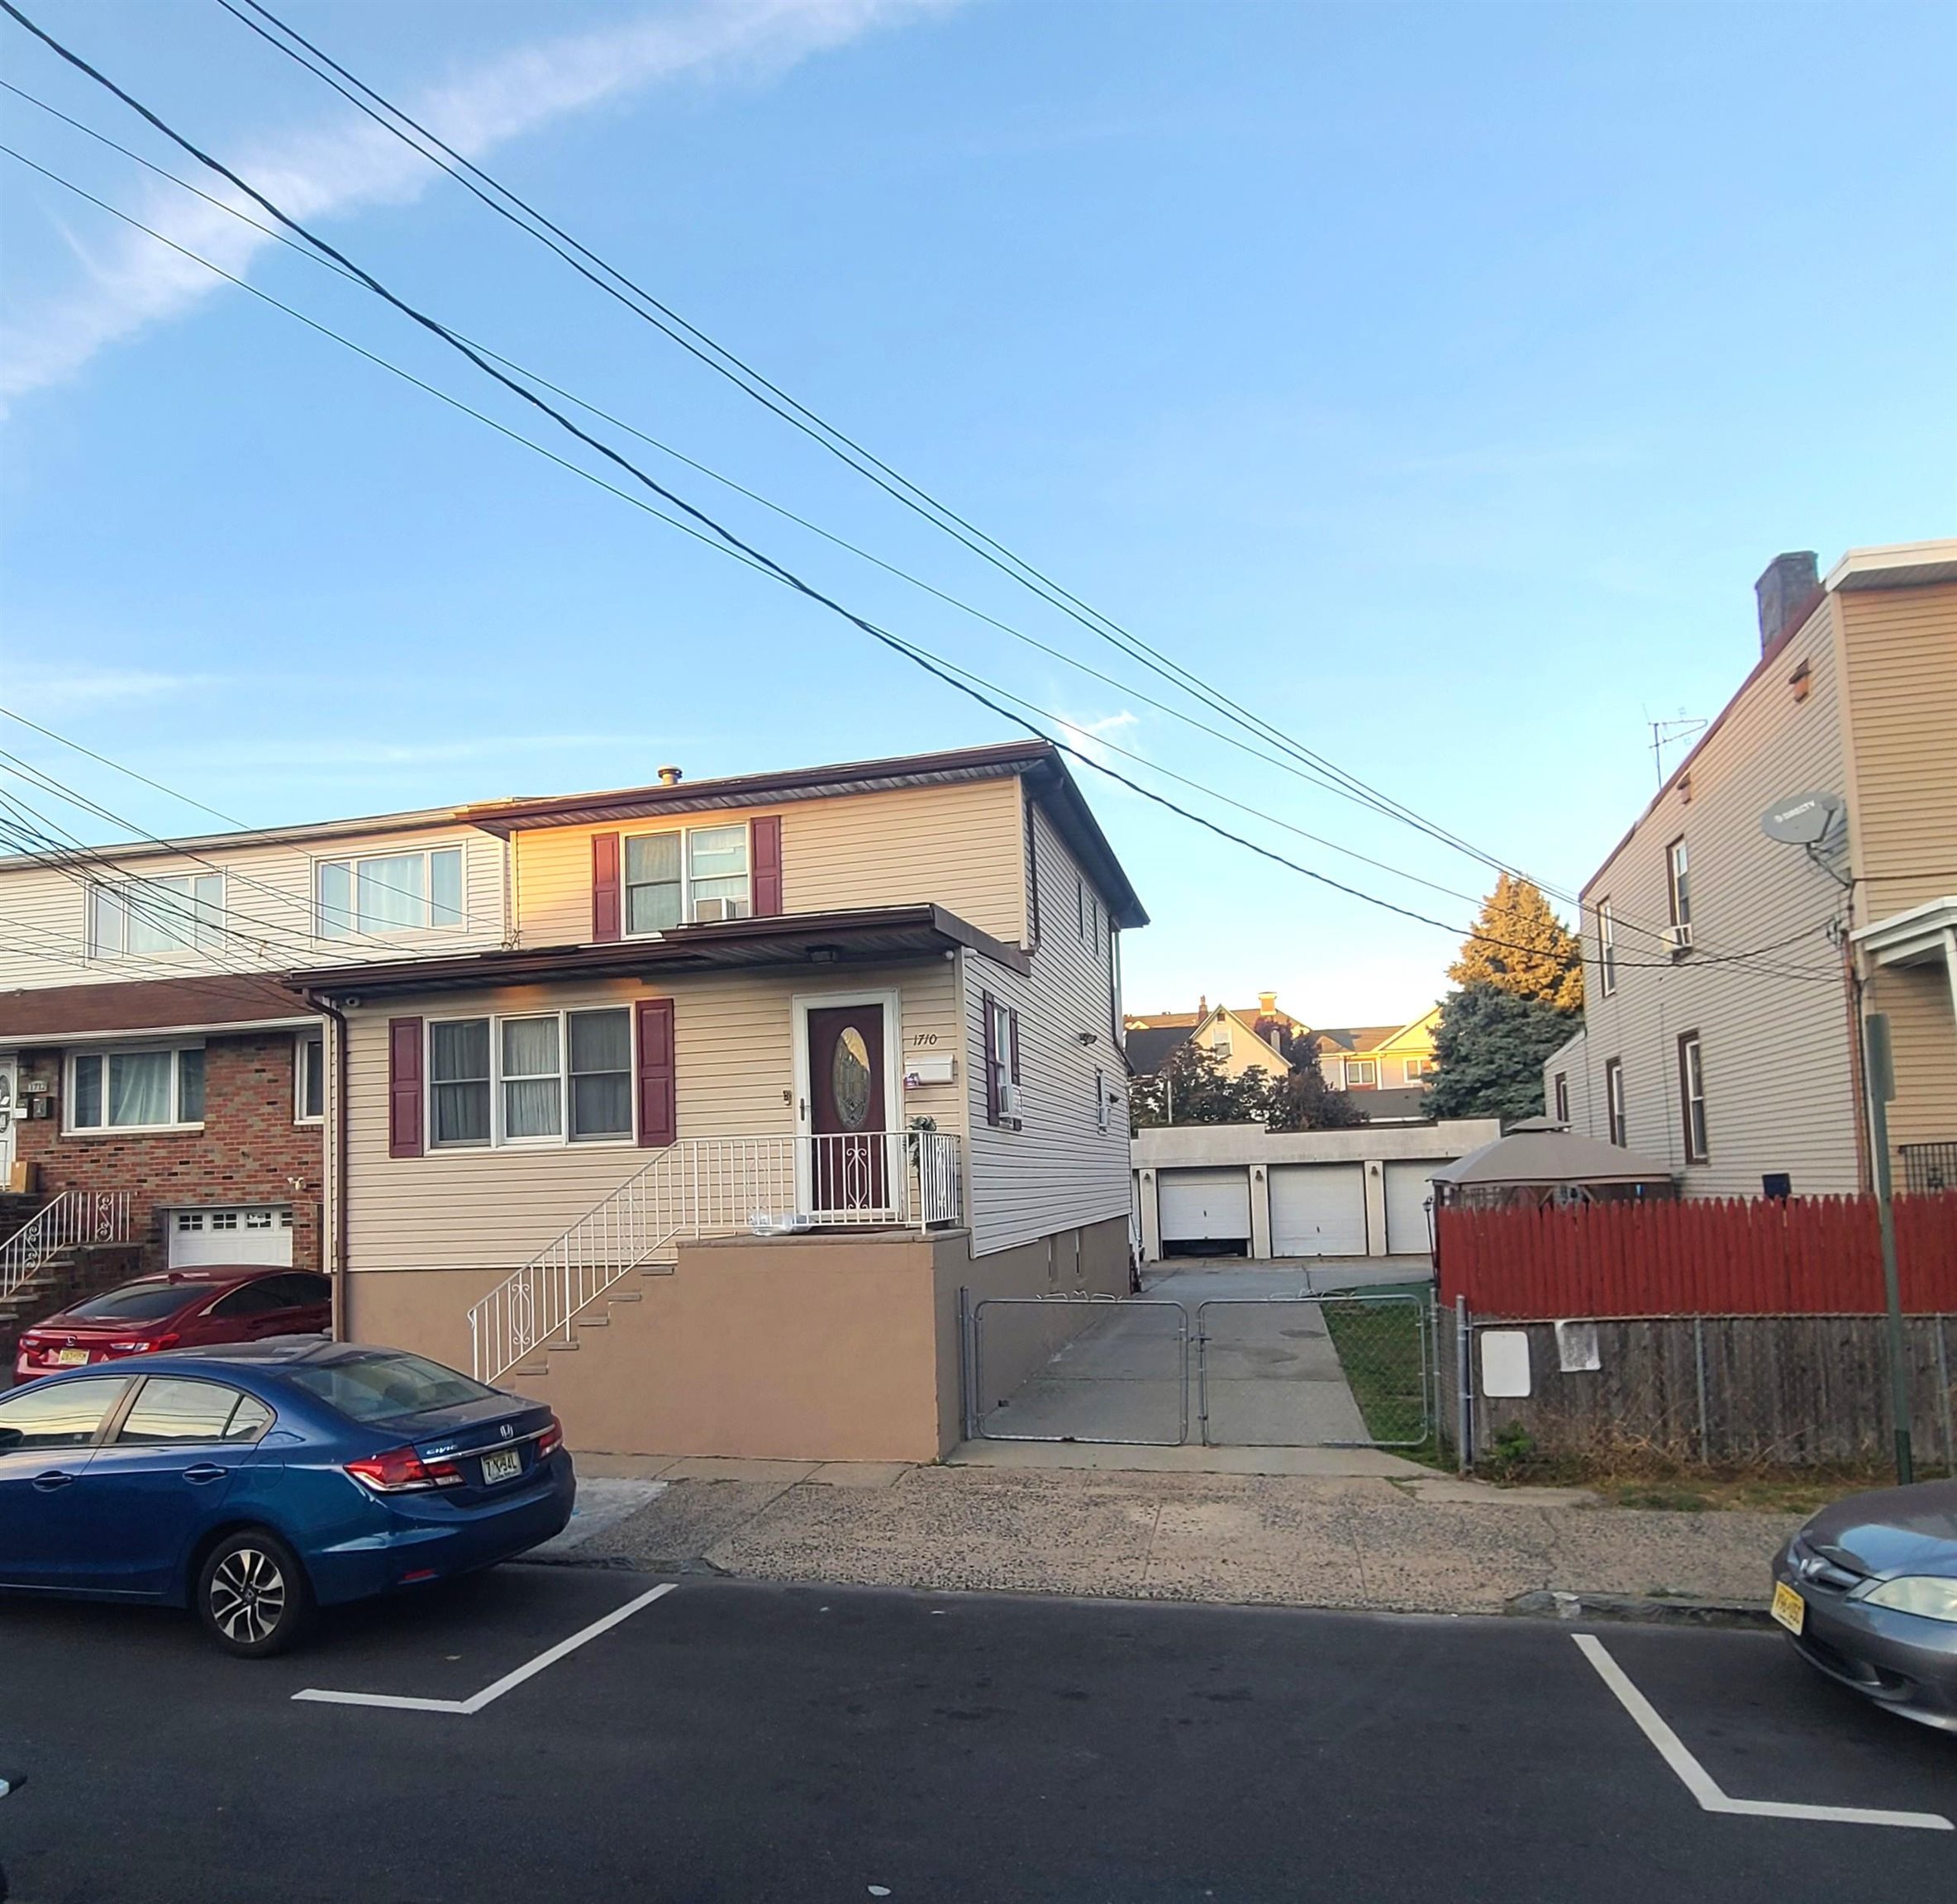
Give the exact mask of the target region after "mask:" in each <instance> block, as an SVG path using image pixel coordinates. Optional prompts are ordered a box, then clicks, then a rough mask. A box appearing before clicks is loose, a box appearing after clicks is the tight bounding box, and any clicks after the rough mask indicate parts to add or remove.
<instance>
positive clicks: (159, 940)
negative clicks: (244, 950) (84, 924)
mask: <svg viewBox="0 0 1957 1904" xmlns="http://www.w3.org/2000/svg"><path fill="white" fill-rule="evenodd" d="M223 942H224V875H223V874H222V873H186V874H185V875H184V876H183V878H169V879H123V880H119V881H117V883H115V884H113V885H102V886H93V887H91V888H89V890H88V955H89V957H90V958H92V959H140V958H146V957H150V956H152V955H154V954H158V953H169V952H183V951H186V950H192V949H193V948H203V947H210V946H216V945H222V944H223Z"/></svg>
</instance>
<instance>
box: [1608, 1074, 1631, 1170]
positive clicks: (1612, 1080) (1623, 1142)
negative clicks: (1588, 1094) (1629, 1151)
mask: <svg viewBox="0 0 1957 1904" xmlns="http://www.w3.org/2000/svg"><path fill="white" fill-rule="evenodd" d="M1603 1102H1604V1117H1605V1120H1606V1121H1607V1124H1608V1126H1609V1127H1610V1139H1611V1141H1612V1143H1613V1144H1615V1145H1617V1146H1618V1148H1619V1149H1624V1148H1626V1147H1627V1146H1628V1145H1629V1143H1630V1139H1629V1137H1628V1136H1627V1135H1626V1128H1627V1126H1626V1121H1625V1116H1624V1060H1623V1059H1621V1058H1610V1059H1606V1060H1605V1061H1604V1067H1603Z"/></svg>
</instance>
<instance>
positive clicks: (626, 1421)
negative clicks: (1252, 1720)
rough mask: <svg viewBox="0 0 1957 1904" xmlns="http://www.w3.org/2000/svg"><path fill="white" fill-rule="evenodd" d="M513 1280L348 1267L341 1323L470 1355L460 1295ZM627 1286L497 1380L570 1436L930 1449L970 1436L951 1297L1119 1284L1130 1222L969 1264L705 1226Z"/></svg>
mask: <svg viewBox="0 0 1957 1904" xmlns="http://www.w3.org/2000/svg"><path fill="white" fill-rule="evenodd" d="M500 1281H502V1273H501V1272H499V1271H498V1270H496V1269H437V1270H365V1271H356V1272H355V1273H354V1274H352V1275H351V1276H350V1277H349V1278H347V1283H346V1290H347V1294H346V1308H347V1324H346V1327H347V1333H348V1335H350V1336H351V1337H352V1338H353V1339H354V1340H358V1341H363V1342H375V1343H383V1344H386V1345H389V1346H391V1347H394V1348H401V1349H413V1350H415V1351H417V1353H418V1354H426V1355H430V1356H432V1357H434V1358H435V1359H436V1360H438V1361H441V1362H446V1363H449V1364H451V1365H453V1366H455V1367H458V1368H463V1369H466V1368H468V1367H469V1329H468V1321H467V1315H468V1310H469V1305H470V1304H471V1303H472V1302H475V1301H477V1300H478V1299H479V1297H482V1296H483V1295H485V1294H487V1293H488V1291H489V1290H490V1289H491V1288H493V1287H494V1286H495V1285H496V1284H497V1283H499V1282H500ZM618 1287H619V1288H620V1290H621V1291H623V1292H626V1294H627V1295H636V1296H637V1297H638V1298H639V1300H637V1301H636V1302H634V1301H625V1302H613V1303H611V1304H609V1305H601V1306H600V1307H598V1309H597V1310H595V1311H593V1314H594V1315H595V1316H602V1318H603V1321H602V1322H601V1323H599V1324H598V1326H587V1327H580V1328H579V1330H578V1346H577V1347H576V1349H569V1350H564V1349H559V1350H555V1351H552V1352H550V1354H547V1355H545V1357H543V1358H542V1360H543V1361H544V1363H545V1366H544V1368H543V1369H541V1370H540V1372H536V1373H532V1372H531V1371H530V1370H529V1369H527V1368H526V1369H517V1370H514V1371H512V1373H510V1374H509V1375H507V1376H506V1377H505V1378H503V1379H502V1382H501V1383H499V1384H498V1386H500V1387H503V1388H512V1389H514V1390H516V1391H517V1392H519V1393H521V1394H524V1395H527V1396H530V1397H532V1398H534V1399H535V1400H536V1401H539V1402H547V1403H548V1404H549V1405H550V1407H552V1408H554V1409H555V1410H556V1411H557V1414H558V1416H559V1419H560V1420H561V1421H563V1422H564V1432H565V1435H566V1436H567V1438H568V1439H569V1442H570V1445H571V1446H572V1448H573V1449H574V1450H582V1451H585V1452H593V1451H600V1450H602V1451H603V1452H606V1453H612V1454H670V1455H677V1454H724V1455H740V1456H746V1457H749V1458H752V1459H779V1460H793V1461H935V1460H936V1459H938V1457H939V1456H940V1454H944V1453H945V1452H946V1451H947V1450H948V1449H950V1448H951V1447H953V1446H955V1445H956V1444H957V1442H958V1441H959V1439H960V1437H961V1435H962V1434H963V1416H964V1377H963V1349H962V1345H961V1343H960V1340H959V1291H960V1290H961V1289H963V1288H972V1289H973V1290H974V1296H975V1297H976V1296H979V1295H1000V1296H1004V1295H1016V1296H1027V1295H1045V1294H1052V1293H1054V1292H1062V1291H1066V1292H1072V1291H1089V1292H1095V1293H1099V1294H1103V1295H1111V1296H1112V1295H1119V1294H1121V1293H1122V1292H1125V1291H1126V1288H1127V1287H1128V1245H1127V1226H1126V1223H1125V1222H1123V1221H1114V1222H1107V1223H1100V1224H1095V1225H1093V1226H1089V1227H1088V1228H1086V1229H1084V1230H1078V1231H1064V1232H1062V1233H1060V1234H1059V1235H1056V1236H1054V1237H1051V1238H1043V1239H1042V1240H1040V1242H1038V1243H1034V1244H1028V1245H1023V1246H1021V1248H1019V1249H1017V1250H1005V1251H1002V1252H1000V1253H998V1254H996V1255H992V1256H987V1257H982V1258H979V1259H977V1261H976V1262H974V1259H973V1257H972V1254H971V1249H970V1244H969V1239H968V1237H967V1236H966V1235H965V1234H964V1232H963V1231H958V1232H955V1233H952V1234H950V1235H938V1236H933V1237H922V1236H917V1235H907V1234H905V1235H894V1234H893V1235H875V1236H864V1235H836V1236H797V1237H775V1238H770V1239H769V1240H764V1241H763V1240H751V1239H748V1238H745V1237H741V1238H726V1239H712V1240H706V1241H702V1242H699V1243H693V1244H688V1245H683V1247H682V1248H681V1250H680V1252H679V1263H678V1265H677V1266H676V1268H675V1269H674V1271H673V1272H672V1273H671V1274H669V1275H655V1276H640V1275H636V1274H635V1275H631V1276H627V1277H626V1278H624V1279H623V1280H622V1281H621V1283H620V1284H619V1286H618ZM1041 1314H1042V1317H1043V1319H1049V1320H1050V1322H1051V1325H1052V1326H1053V1327H1055V1328H1056V1329H1058V1330H1059V1331H1060V1333H1059V1335H1057V1336H1056V1338H1055V1340H1054V1342H1053V1343H1052V1344H1051V1345H1050V1346H1049V1347H1046V1348H1045V1351H1044V1353H1045V1354H1050V1353H1051V1352H1052V1349H1053V1348H1057V1347H1058V1346H1059V1342H1060V1341H1063V1340H1065V1337H1066V1335H1068V1334H1070V1333H1071V1332H1072V1330H1074V1329H1075V1328H1078V1326H1080V1324H1081V1322H1082V1321H1083V1320H1084V1319H1085V1318H1084V1316H1083V1313H1082V1311H1080V1310H1079V1309H1078V1308H1073V1307H1059V1306H1057V1305H1056V1306H1055V1307H1054V1308H1053V1309H1051V1310H1050V1311H1042V1312H1041ZM1039 1359H1043V1357H1042V1355H1041V1354H1039V1353H1034V1354H1033V1355H1032V1359H1031V1360H1030V1361H1029V1362H1028V1363H1027V1364H1026V1366H1027V1368H1028V1369H1030V1368H1031V1367H1032V1366H1034V1365H1036V1363H1037V1361H1038V1360H1039ZM1021 1373H1024V1371H1022V1372H1021ZM1014 1379H1015V1381H1016V1382H1017V1379H1018V1378H1017V1377H1015V1378H1014Z"/></svg>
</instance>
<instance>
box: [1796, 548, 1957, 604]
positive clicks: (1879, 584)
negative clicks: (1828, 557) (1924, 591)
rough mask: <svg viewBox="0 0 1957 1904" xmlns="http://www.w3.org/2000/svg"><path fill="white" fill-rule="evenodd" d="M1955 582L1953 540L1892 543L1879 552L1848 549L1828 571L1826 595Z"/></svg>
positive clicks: (1956, 566)
mask: <svg viewBox="0 0 1957 1904" xmlns="http://www.w3.org/2000/svg"><path fill="white" fill-rule="evenodd" d="M1940 582H1957V540H1954V539H1952V538H1950V537H1948V536H1944V537H1940V538H1938V539H1937V540H1934V541H1929V542H1893V543H1891V544H1890V545H1888V546H1887V547H1886V548H1881V549H1851V550H1849V552H1848V553H1847V554H1846V555H1844V556H1843V557H1842V558H1841V559H1840V561H1839V562H1837V563H1836V564H1835V566H1834V567H1833V568H1832V569H1830V570H1829V571H1828V581H1827V588H1828V590H1829V593H1835V592H1836V590H1838V589H1845V590H1847V591H1849V592H1850V593H1855V591H1857V590H1859V589H1864V588H1934V587H1935V586H1936V584H1937V583H1940Z"/></svg>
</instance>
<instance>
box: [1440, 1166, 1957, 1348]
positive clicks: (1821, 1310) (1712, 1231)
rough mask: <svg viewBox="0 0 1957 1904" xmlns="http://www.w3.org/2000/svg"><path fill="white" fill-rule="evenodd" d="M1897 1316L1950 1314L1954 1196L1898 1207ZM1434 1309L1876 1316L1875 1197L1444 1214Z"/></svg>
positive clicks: (1510, 1313)
mask: <svg viewBox="0 0 1957 1904" xmlns="http://www.w3.org/2000/svg"><path fill="white" fill-rule="evenodd" d="M1895 1210H1896V1254H1897V1270H1898V1275H1899V1280H1900V1283H1901V1286H1902V1306H1903V1308H1904V1309H1905V1310H1906V1311H1908V1312H1909V1313H1911V1314H1912V1315H1921V1316H1927V1315H1935V1314H1936V1313H1938V1312H1940V1311H1941V1312H1945V1313H1948V1312H1950V1311H1957V1192H1946V1193H1945V1194H1943V1195H1941V1196H1934V1197H1897V1199H1896V1204H1895ZM1438 1216H1439V1220H1440V1221H1439V1235H1438V1248H1437V1253H1436V1262H1437V1269H1438V1273H1439V1278H1440V1299H1441V1301H1442V1302H1444V1303H1445V1304H1448V1305H1450V1306H1451V1305H1452V1303H1453V1302H1454V1301H1455V1297H1458V1296H1464V1297H1466V1298H1467V1300H1468V1307H1469V1309H1470V1310H1471V1311H1473V1312H1474V1316H1475V1319H1476V1320H1477V1321H1482V1320H1492V1319H1493V1318H1495V1317H1498V1316H1500V1317H1504V1318H1508V1319H1512V1320H1517V1321H1524V1320H1528V1321H1535V1320H1543V1321H1549V1320H1553V1319H1555V1318H1556V1317H1558V1316H1767V1315H1778V1316H1796V1315H1798V1316H1824V1315H1835V1316H1840V1315H1860V1316H1873V1315H1877V1314H1879V1313H1880V1312H1881V1311H1882V1310H1883V1307H1885V1304H1884V1302H1883V1267H1882V1240H1881V1232H1880V1230H1879V1229H1878V1224H1877V1218H1876V1207H1875V1199H1874V1197H1798V1198H1789V1199H1788V1200H1787V1201H1785V1202H1774V1201H1769V1200H1766V1199H1757V1198H1756V1199H1750V1200H1740V1199H1735V1200H1732V1201H1726V1200H1713V1199H1706V1200H1703V1201H1688V1202H1676V1203H1669V1202H1668V1203H1584V1204H1575V1205H1572V1206H1570V1207H1567V1208H1564V1209H1560V1210H1559V1209H1526V1208H1512V1209H1496V1210H1462V1209H1444V1210H1441V1211H1439V1212H1438Z"/></svg>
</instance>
